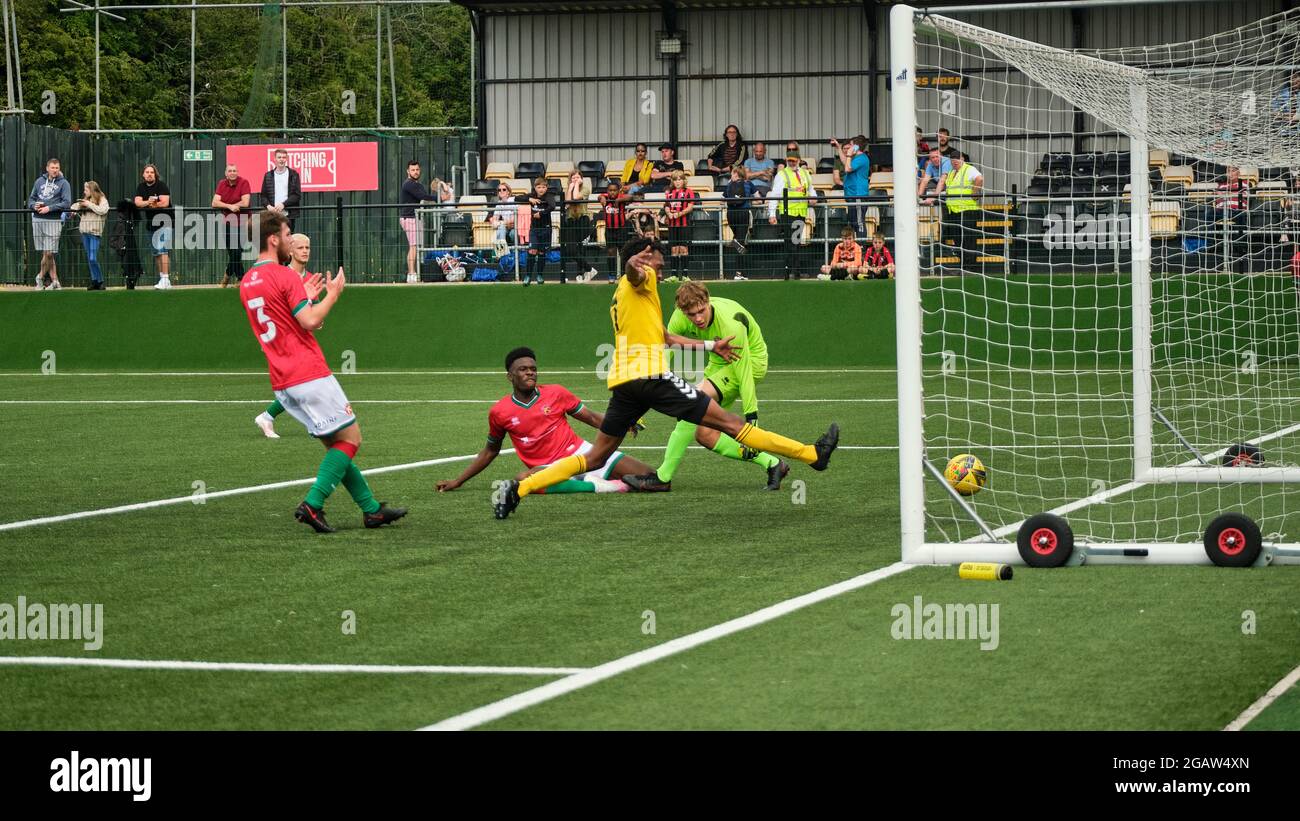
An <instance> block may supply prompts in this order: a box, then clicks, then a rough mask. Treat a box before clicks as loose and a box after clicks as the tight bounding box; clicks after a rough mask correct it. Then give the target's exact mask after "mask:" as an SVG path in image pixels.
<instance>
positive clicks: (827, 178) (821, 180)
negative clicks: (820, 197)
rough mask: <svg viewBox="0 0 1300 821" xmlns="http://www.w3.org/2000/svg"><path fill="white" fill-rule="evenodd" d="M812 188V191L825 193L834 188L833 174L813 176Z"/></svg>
mask: <svg viewBox="0 0 1300 821" xmlns="http://www.w3.org/2000/svg"><path fill="white" fill-rule="evenodd" d="M812 187H813V190H814V191H821V192H826V191H830V190H831V189H832V188H834V187H835V175H834V174H813V175H812Z"/></svg>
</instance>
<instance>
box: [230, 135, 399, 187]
mask: <svg viewBox="0 0 1300 821" xmlns="http://www.w3.org/2000/svg"><path fill="white" fill-rule="evenodd" d="M279 148H283V149H284V150H285V151H288V152H289V167H290V168H292V169H294V170H295V171H297V172H298V176H299V177H301V179H302V190H303V191H374V190H376V189H378V188H379V143H287V144H284V145H275V144H269V145H228V146H226V163H227V164H230V163H234V164H235V166H236V167H238V168H239V174H240V176H242V177H244V178H245V179H247V180H248V181H249V183H251V184H252V186H253V190H254V191H256V190H257V189H258V187H259V186H261V184H262V175H264V174H265V173H266V172H267V171H270V170H271V169H272V168H274V167H275V152H276V149H279Z"/></svg>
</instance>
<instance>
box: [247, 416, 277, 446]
mask: <svg viewBox="0 0 1300 821" xmlns="http://www.w3.org/2000/svg"><path fill="white" fill-rule="evenodd" d="M253 424H255V425H257V426H258V427H259V428H261V429H262V435H263V436H265V437H266V438H267V439H279V438H280V434H278V433H276V432H275V419H273V418H271V414H269V413H267V412H266V411H262V412H261V413H259V414H258V415H257V416H254V417H253Z"/></svg>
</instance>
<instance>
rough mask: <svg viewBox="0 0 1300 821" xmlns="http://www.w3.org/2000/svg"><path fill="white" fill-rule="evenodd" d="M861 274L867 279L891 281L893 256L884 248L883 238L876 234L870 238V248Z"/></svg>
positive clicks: (892, 276)
mask: <svg viewBox="0 0 1300 821" xmlns="http://www.w3.org/2000/svg"><path fill="white" fill-rule="evenodd" d="M862 267H863V274H864V275H865V276H866V277H867V278H868V279H893V278H894V255H893V254H891V253H889V249H888V248H886V247H885V237H884V236H883V235H881V234H876V235H875V236H873V237H872V238H871V247H870V248H868V249H867V258H866V260H865V261H864V262H863V266H862Z"/></svg>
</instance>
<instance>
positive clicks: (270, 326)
mask: <svg viewBox="0 0 1300 821" xmlns="http://www.w3.org/2000/svg"><path fill="white" fill-rule="evenodd" d="M265 305H266V300H265V299H264V298H262V297H260V296H259V297H254V298H253V299H250V300H248V307H249V308H256V309H257V321H258V322H259V323H261V324H262V325H264V326H265V327H266V331H265V332H263V333H262V335H261V337H260V338H261V340H262V341H263V342H270V341H271V340H272V339H275V323H274V322H272V321H271V318H270V317H269V316H267V315H266V310H265Z"/></svg>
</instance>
